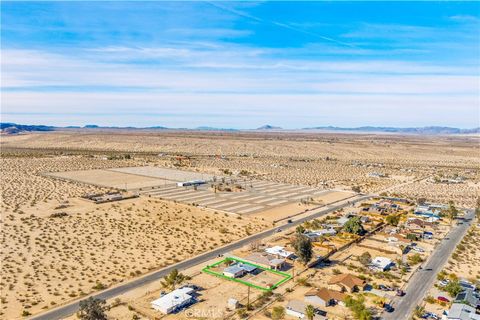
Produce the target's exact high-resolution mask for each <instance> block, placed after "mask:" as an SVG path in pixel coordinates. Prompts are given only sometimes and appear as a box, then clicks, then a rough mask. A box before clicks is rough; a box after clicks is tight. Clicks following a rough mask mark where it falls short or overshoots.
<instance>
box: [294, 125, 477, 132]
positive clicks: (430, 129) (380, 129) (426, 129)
mask: <svg viewBox="0 0 480 320" xmlns="http://www.w3.org/2000/svg"><path fill="white" fill-rule="evenodd" d="M303 130H322V131H352V132H392V133H414V134H471V133H480V127H478V128H472V129H459V128H452V127H439V126H430V127H416V128H395V127H372V126H366V127H357V128H342V127H332V126H326V127H313V128H303Z"/></svg>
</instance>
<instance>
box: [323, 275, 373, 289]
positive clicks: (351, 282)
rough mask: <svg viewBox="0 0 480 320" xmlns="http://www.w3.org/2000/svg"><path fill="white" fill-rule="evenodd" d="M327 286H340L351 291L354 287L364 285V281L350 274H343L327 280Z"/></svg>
mask: <svg viewBox="0 0 480 320" xmlns="http://www.w3.org/2000/svg"><path fill="white" fill-rule="evenodd" d="M328 284H342V285H344V286H346V287H348V288H350V289H353V288H354V287H355V286H358V287H360V286H363V285H365V280H362V279H360V278H358V277H356V276H354V275H352V274H349V273H343V274H339V275H336V276H333V277H331V278H330V280H328Z"/></svg>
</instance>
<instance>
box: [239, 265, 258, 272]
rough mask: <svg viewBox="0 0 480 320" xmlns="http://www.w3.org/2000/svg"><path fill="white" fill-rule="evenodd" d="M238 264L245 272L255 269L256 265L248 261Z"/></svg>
mask: <svg viewBox="0 0 480 320" xmlns="http://www.w3.org/2000/svg"><path fill="white" fill-rule="evenodd" d="M238 266H239V267H240V268H242V269H243V270H245V271H247V272H252V271H253V270H255V269H257V267H255V266H252V265H251V264H248V263H238Z"/></svg>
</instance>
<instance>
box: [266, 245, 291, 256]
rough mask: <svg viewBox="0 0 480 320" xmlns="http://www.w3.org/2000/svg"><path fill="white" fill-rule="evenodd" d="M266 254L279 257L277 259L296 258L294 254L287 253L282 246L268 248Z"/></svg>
mask: <svg viewBox="0 0 480 320" xmlns="http://www.w3.org/2000/svg"><path fill="white" fill-rule="evenodd" d="M265 252H266V253H268V254H272V255H274V256H277V258H285V259H289V258H292V257H293V256H294V254H293V252H291V251H286V250H285V247H281V246H275V247H271V248H266V249H265Z"/></svg>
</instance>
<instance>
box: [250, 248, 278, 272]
mask: <svg viewBox="0 0 480 320" xmlns="http://www.w3.org/2000/svg"><path fill="white" fill-rule="evenodd" d="M245 260H246V261H248V262H251V263H254V264H257V265H259V266H261V267H263V268H267V269H275V270H280V269H282V268H283V267H284V266H285V259H279V258H277V257H276V256H274V255H271V254H262V253H259V252H255V253H252V254H251V255H249V256H248V257H246V258H245Z"/></svg>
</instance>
